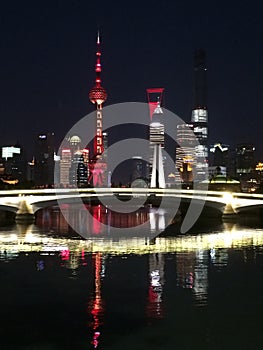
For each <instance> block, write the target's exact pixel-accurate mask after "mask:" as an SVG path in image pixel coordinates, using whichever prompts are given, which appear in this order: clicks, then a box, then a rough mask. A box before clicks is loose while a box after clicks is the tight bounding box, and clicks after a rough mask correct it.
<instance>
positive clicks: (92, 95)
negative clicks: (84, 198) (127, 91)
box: [89, 33, 107, 186]
mask: <svg viewBox="0 0 263 350" xmlns="http://www.w3.org/2000/svg"><path fill="white" fill-rule="evenodd" d="M100 58H101V49H100V36H99V33H98V37H97V52H96V66H95V72H96V79H95V86H94V87H93V88H92V89H91V90H90V92H89V99H90V101H91V102H92V103H93V104H95V105H96V135H95V138H94V157H93V162H92V163H91V167H90V170H91V177H92V178H93V184H94V185H98V186H101V185H103V184H105V183H103V182H105V181H106V180H105V181H104V180H103V179H106V176H105V175H106V172H107V163H106V159H105V157H104V155H103V152H104V142H105V140H104V138H105V135H103V132H102V130H103V125H102V122H103V119H102V106H103V103H104V102H105V101H106V99H107V92H106V90H105V89H104V88H103V87H102V86H101V61H100ZM98 160H99V161H98ZM97 161H98V162H97ZM96 162H97V164H96V169H95V172H96V173H98V172H100V174H101V175H102V176H100V177H99V178H100V179H101V180H100V181H99V182H98V181H97V177H96V183H95V181H94V177H93V173H94V174H95V172H94V167H95V163H96Z"/></svg>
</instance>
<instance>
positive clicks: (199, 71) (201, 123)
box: [191, 49, 208, 181]
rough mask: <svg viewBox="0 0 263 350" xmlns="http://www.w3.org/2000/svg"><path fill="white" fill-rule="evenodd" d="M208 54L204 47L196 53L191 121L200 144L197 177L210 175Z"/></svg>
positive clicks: (203, 177)
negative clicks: (207, 100) (207, 95)
mask: <svg viewBox="0 0 263 350" xmlns="http://www.w3.org/2000/svg"><path fill="white" fill-rule="evenodd" d="M206 71H207V68H206V54H205V51H204V50H203V49H199V50H196V52H195V55H194V104H193V110H192V117H191V122H192V124H193V130H194V134H195V137H196V139H197V141H198V145H197V146H195V179H196V180H197V181H202V180H205V179H206V178H207V176H208V141H207V137H208V112H207V102H206V92H207V84H206Z"/></svg>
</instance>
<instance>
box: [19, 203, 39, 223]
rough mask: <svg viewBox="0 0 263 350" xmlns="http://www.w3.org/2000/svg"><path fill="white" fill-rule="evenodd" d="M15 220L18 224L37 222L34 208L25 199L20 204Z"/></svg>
mask: <svg viewBox="0 0 263 350" xmlns="http://www.w3.org/2000/svg"><path fill="white" fill-rule="evenodd" d="M15 220H16V222H17V223H33V222H34V221H35V215H34V211H33V207H32V205H31V204H29V203H28V202H27V201H26V200H25V199H24V200H22V201H21V202H20V203H19V208H18V211H17V212H16V217H15Z"/></svg>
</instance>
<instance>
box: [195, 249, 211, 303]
mask: <svg viewBox="0 0 263 350" xmlns="http://www.w3.org/2000/svg"><path fill="white" fill-rule="evenodd" d="M207 289H208V251H207V250H201V249H200V250H198V251H197V252H196V263H195V269H194V289H193V292H194V296H195V300H196V303H197V305H198V306H204V305H206V304H207V296H208V291H207Z"/></svg>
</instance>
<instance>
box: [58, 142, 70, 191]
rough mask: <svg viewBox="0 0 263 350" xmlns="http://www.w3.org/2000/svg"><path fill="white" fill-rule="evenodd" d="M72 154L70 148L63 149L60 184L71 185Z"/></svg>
mask: <svg viewBox="0 0 263 350" xmlns="http://www.w3.org/2000/svg"><path fill="white" fill-rule="evenodd" d="M71 161H72V153H71V150H70V149H69V148H62V150H61V157H60V164H59V165H60V172H59V173H60V184H61V185H63V186H65V187H67V186H68V185H69V169H70V167H71Z"/></svg>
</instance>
